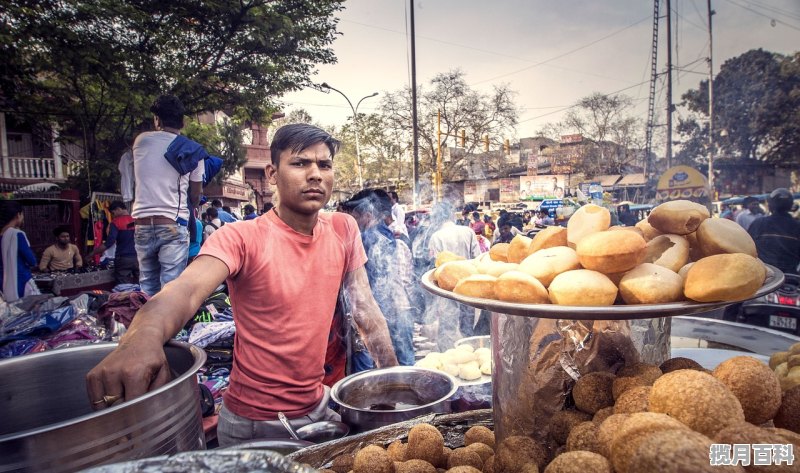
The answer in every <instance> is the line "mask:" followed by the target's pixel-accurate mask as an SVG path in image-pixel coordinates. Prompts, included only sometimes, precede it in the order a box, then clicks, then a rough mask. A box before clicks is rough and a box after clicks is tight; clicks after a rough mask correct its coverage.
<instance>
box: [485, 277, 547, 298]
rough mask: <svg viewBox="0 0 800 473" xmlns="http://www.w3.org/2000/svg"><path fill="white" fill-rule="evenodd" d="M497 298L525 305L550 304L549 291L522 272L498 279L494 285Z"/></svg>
mask: <svg viewBox="0 0 800 473" xmlns="http://www.w3.org/2000/svg"><path fill="white" fill-rule="evenodd" d="M494 291H495V294H496V295H497V298H498V299H500V300H501V301H506V302H519V303H523V304H548V303H550V298H549V296H548V294H547V289H545V287H544V286H543V285H542V283H540V282H539V280H538V279H536V278H535V277H533V276H531V275H530V274H528V273H523V272H522V271H509V272H507V273H504V274H503V275H501V276H500V277H498V278H497V282H496V283H495V285H494Z"/></svg>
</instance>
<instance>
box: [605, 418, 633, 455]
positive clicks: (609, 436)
mask: <svg viewBox="0 0 800 473" xmlns="http://www.w3.org/2000/svg"><path fill="white" fill-rule="evenodd" d="M630 416H631V415H630V414H612V415H610V416H608V418H607V419H606V420H604V421H603V423H602V424H600V427H599V428H598V429H597V443H598V445H599V447H600V454H601V455H603V456H604V457H606V458H609V457H611V442H612V441H613V440H614V436H616V435H617V431H619V428H620V427H621V426H622V424H624V423H625V421H626V420H628V417H630Z"/></svg>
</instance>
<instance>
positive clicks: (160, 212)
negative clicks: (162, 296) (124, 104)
mask: <svg viewBox="0 0 800 473" xmlns="http://www.w3.org/2000/svg"><path fill="white" fill-rule="evenodd" d="M150 111H151V112H153V114H154V118H153V121H154V123H155V128H156V131H148V132H144V133H141V134H139V135H138V136H137V137H136V140H135V141H134V143H133V149H132V153H133V173H134V180H135V182H136V190H135V199H134V202H133V210H132V212H131V216H132V217H133V220H134V224H135V225H136V227H135V239H136V254H137V257H138V259H139V285H140V286H141V288H142V291H144V292H146V293H147V294H149V295H151V296H152V295H154V294H156V293H157V292H159V291H160V290H161V287H162V285H164V284H166V283H168V282H170V281H172V280H173V279H175V278H177V277H178V276H179V275H180V274H181V273H182V272H183V270H184V269H185V268H186V262H187V259H188V256H189V230H188V227H187V226H188V224H189V212H190V209H189V205H188V204H187V198H190V199H191V202H195V203H196V202H199V201H200V192H201V191H202V186H203V172H204V169H205V164H204V162H203V159H200V160H199V161H198V163H197V166H196V167H195V169H194V170H193V171H191V172H189V173H187V174H183V175H181V174H180V173H178V171H177V170H175V168H173V167H172V165H171V164H170V163H169V161H167V159H166V158H165V157H164V155H165V154H166V153H167V150H168V149H169V147H170V144H171V143H172V142H173V141H174V140H175V139H176V138H177V137H178V136H179V135H180V133H181V129H182V128H183V115H184V112H185V110H184V108H183V104H182V103H181V101H180V100H179V99H178V98H177V97H175V96H172V95H162V96H160V97H158V98H157V99H156V101H155V102H154V103H153V106H152V107H150ZM195 205H196V204H195ZM191 211H194V209H191Z"/></svg>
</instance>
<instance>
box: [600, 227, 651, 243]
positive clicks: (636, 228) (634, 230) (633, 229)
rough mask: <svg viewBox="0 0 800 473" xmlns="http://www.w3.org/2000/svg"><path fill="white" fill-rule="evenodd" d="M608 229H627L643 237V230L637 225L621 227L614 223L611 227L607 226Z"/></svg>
mask: <svg viewBox="0 0 800 473" xmlns="http://www.w3.org/2000/svg"><path fill="white" fill-rule="evenodd" d="M608 230H609V231H617V230H626V231H629V232H636V233H638V234H639V236H641V237H642V238H644V232H643V231H642V229H641V228H639V227H622V226H620V225H614V226H613V227H608ZM645 241H646V240H645Z"/></svg>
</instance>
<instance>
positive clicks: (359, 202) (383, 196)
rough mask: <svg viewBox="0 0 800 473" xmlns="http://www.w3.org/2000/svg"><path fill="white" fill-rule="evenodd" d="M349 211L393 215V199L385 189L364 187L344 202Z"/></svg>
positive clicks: (384, 215)
mask: <svg viewBox="0 0 800 473" xmlns="http://www.w3.org/2000/svg"><path fill="white" fill-rule="evenodd" d="M342 206H343V207H344V209H345V211H346V212H348V213H352V212H358V213H365V212H370V213H372V214H373V215H377V216H380V217H389V216H391V215H392V201H391V199H390V198H389V194H387V193H386V191H385V190H383V189H364V190H361V191H358V192H357V193H356V194H355V195H354V196H353V197H351V198H350V200H348V201H347V202H345V203H344V204H342Z"/></svg>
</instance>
